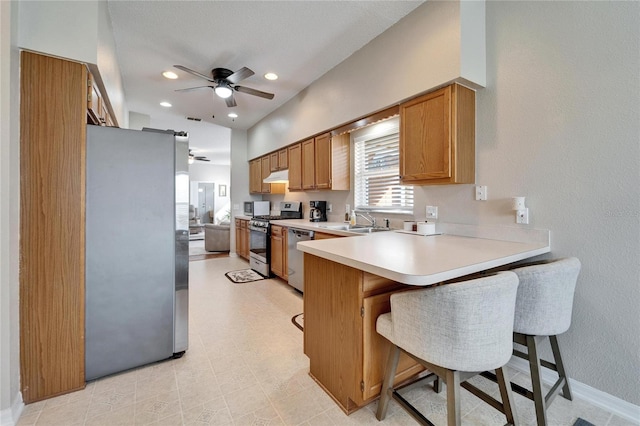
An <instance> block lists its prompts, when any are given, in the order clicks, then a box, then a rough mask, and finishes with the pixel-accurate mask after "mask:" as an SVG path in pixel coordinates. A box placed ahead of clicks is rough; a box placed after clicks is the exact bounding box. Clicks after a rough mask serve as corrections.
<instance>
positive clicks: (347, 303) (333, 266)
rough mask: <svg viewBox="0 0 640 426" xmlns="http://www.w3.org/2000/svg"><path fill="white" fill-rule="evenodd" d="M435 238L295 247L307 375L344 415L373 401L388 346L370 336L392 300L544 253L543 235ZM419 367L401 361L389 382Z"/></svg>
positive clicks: (447, 229) (475, 230)
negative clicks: (300, 263) (300, 262)
mask: <svg viewBox="0 0 640 426" xmlns="http://www.w3.org/2000/svg"><path fill="white" fill-rule="evenodd" d="M437 231H438V232H439V233H440V234H439V235H431V236H422V235H411V234H407V233H402V232H393V231H390V232H379V233H373V234H370V235H366V236H360V237H351V238H337V239H326V240H319V241H308V242H301V243H298V249H299V250H301V251H303V252H304V253H305V255H304V257H305V259H304V280H305V291H304V295H303V297H304V322H305V324H304V353H305V354H306V355H307V356H308V357H309V360H310V363H309V374H310V375H311V377H313V378H314V379H315V380H316V382H318V384H319V385H320V386H321V387H322V388H323V389H324V390H325V391H326V392H327V393H328V394H329V395H330V396H331V397H332V398H333V399H334V401H335V402H336V403H337V404H338V405H339V406H340V407H341V408H342V410H344V411H345V412H346V413H347V414H350V413H352V412H353V411H356V410H357V409H359V408H360V407H363V406H364V405H366V404H367V403H369V402H370V401H372V400H373V399H375V398H376V397H377V396H378V395H379V394H380V388H381V384H382V377H383V368H384V362H385V360H386V357H387V353H388V348H389V346H388V342H387V341H386V340H385V339H384V338H382V337H381V336H380V335H378V334H377V333H376V331H375V324H376V319H377V317H378V316H379V315H380V314H382V313H385V312H389V311H390V309H391V307H390V301H389V299H390V297H391V294H393V293H395V292H398V291H411V290H415V289H419V288H421V287H422V286H428V285H434V284H438V283H442V282H444V281H448V280H454V279H458V278H460V279H461V280H463V279H465V278H463V277H465V276H467V275H470V274H475V273H481V272H483V271H487V270H490V269H494V268H499V267H501V266H504V265H508V264H510V263H513V262H517V261H520V260H524V259H528V258H531V257H534V256H538V255H541V254H544V253H548V252H549V251H550V243H549V231H545V230H523V229H520V228H512V227H476V226H470V225H455V224H438V229H437ZM420 371H422V367H421V366H420V365H419V364H417V363H416V362H415V361H413V360H412V359H410V358H408V357H406V356H405V357H404V358H402V359H401V360H400V364H399V367H398V373H397V376H396V383H399V382H402V381H404V380H406V379H409V378H411V377H412V376H415V375H416V374H418V373H420Z"/></svg>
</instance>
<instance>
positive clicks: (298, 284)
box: [287, 228, 314, 292]
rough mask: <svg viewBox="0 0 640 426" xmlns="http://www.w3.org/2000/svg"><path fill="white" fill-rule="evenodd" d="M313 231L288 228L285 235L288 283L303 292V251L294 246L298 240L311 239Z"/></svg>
mask: <svg viewBox="0 0 640 426" xmlns="http://www.w3.org/2000/svg"><path fill="white" fill-rule="evenodd" d="M313 235H314V232H313V231H307V230H306V229H296V228H289V235H287V237H288V238H287V242H288V243H287V248H288V250H287V251H288V252H287V256H288V259H287V262H288V264H289V271H288V273H289V285H291V286H293V287H294V288H296V289H298V290H300V291H301V292H304V253H302V252H301V251H300V250H298V249H297V248H296V245H297V244H298V243H299V242H300V241H309V240H313Z"/></svg>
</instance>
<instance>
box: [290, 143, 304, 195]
mask: <svg viewBox="0 0 640 426" xmlns="http://www.w3.org/2000/svg"><path fill="white" fill-rule="evenodd" d="M301 190H302V144H299V143H297V144H295V145H293V146H290V147H289V191H301Z"/></svg>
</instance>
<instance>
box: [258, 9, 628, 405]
mask: <svg viewBox="0 0 640 426" xmlns="http://www.w3.org/2000/svg"><path fill="white" fill-rule="evenodd" d="M427 11H428V12H429V13H426V12H427ZM485 12H486V29H487V32H486V59H487V62H486V63H487V74H486V75H487V87H486V88H485V89H480V90H478V92H477V95H476V96H477V135H476V155H477V158H476V166H477V171H476V182H477V183H478V184H481V185H487V186H488V187H489V200H488V201H485V202H478V201H474V200H473V185H459V186H454V185H445V186H434V187H429V186H425V187H418V188H417V190H416V208H415V211H414V212H415V215H416V217H422V218H424V206H425V205H426V204H432V205H437V206H439V213H440V220H441V221H446V222H458V223H469V224H499V225H505V226H516V225H515V217H514V213H513V212H512V211H511V210H510V205H509V203H510V197H513V196H526V197H527V205H528V207H529V209H530V216H531V223H530V225H527V227H529V228H542V229H549V230H551V235H552V237H551V248H552V253H551V254H550V256H549V257H562V256H577V257H578V258H580V260H581V261H582V264H583V269H582V272H581V274H580V278H579V281H578V286H577V289H576V295H575V301H574V311H573V322H572V326H571V328H570V330H569V331H568V332H567V333H566V334H564V335H563V336H561V338H560V343H561V345H562V346H563V350H564V354H565V362H566V364H567V367H568V370H569V373H570V376H571V377H572V378H573V379H575V380H577V381H578V382H581V383H583V384H586V385H588V386H591V387H593V388H595V389H598V390H600V391H603V392H606V393H608V394H610V395H613V396H615V397H618V398H621V399H623V400H625V401H627V402H630V403H632V404H635V405H639V404H640V392H639V390H640V375H638V374H637V373H638V366H639V365H640V337H639V336H640V315H638V313H637V310H638V306H640V262H638V259H640V191H639V190H638V188H639V187H640V173H639V171H640V144H639V141H640V124H639V123H640V120H639V117H640V103H639V102H638V100H639V99H640V80H639V79H638V72H639V70H640V3H638V2H537V1H521V2H493V1H490V2H487V4H486V10H485ZM436 17H437V18H438V19H435V18H436ZM444 19H454V20H455V19H456V13H454V11H453V10H452V6H451V4H450V3H449V2H427V3H426V4H425V5H423V6H421V7H419V8H418V9H416V12H414V13H412V14H411V15H409V16H408V17H407V21H408V22H411V25H413V26H414V27H416V28H419V29H420V31H424V32H427V33H431V31H430V28H431V26H432V25H436V26H439V27H441V28H447V25H448V24H447V22H446V21H443V20H444ZM400 24H401V25H396V26H394V27H392V29H390V30H389V32H388V33H389V34H387V32H386V33H383V34H382V35H381V36H380V37H379V38H378V39H376V40H375V41H376V46H385V45H386V44H387V43H389V44H388V45H387V48H379V49H378V50H377V51H376V52H370V51H369V50H367V54H368V55H373V56H376V57H377V58H378V59H375V58H371V59H367V58H364V57H361V55H364V52H365V50H366V49H368V47H369V46H367V47H365V48H363V50H361V51H360V52H358V54H356V55H354V56H353V57H351V58H348V59H347V60H346V61H345V62H343V63H342V64H340V65H339V66H338V67H336V69H334V70H332V71H330V72H329V73H328V74H327V75H331V79H332V80H331V83H330V84H329V83H327V82H325V81H320V80H319V81H317V82H316V83H313V84H312V87H310V88H308V89H307V90H306V91H305V92H304V93H303V94H301V95H300V96H299V97H298V98H295V99H294V100H293V101H292V102H290V103H289V104H286V105H285V106H284V107H283V108H281V109H280V110H277V111H275V112H274V113H273V114H271V115H270V116H269V117H267V118H266V119H265V120H263V122H260V123H258V125H256V127H255V128H252V129H250V130H249V144H250V152H249V154H250V158H251V157H254V156H257V155H259V154H261V153H263V152H267V151H270V150H273V149H276V148H278V147H280V146H284V145H286V144H288V143H290V142H293V141H295V140H296V139H299V138H303V137H304V135H310V134H313V133H314V132H316V131H317V130H318V129H319V128H327V127H328V126H327V124H328V123H330V122H332V118H330V119H327V117H326V116H325V115H328V116H330V117H335V115H333V114H332V113H331V112H330V110H331V109H332V108H335V109H338V110H340V111H341V113H342V114H346V113H347V112H348V111H349V110H350V109H351V108H352V107H353V109H352V111H353V113H352V117H351V118H356V117H358V116H360V115H362V114H363V113H365V112H372V111H374V110H375V109H377V108H378V107H379V106H380V103H381V99H382V98H383V97H384V94H383V93H382V94H381V92H382V91H383V89H380V90H375V91H362V89H363V88H366V87H370V86H369V85H371V84H373V82H377V83H379V82H380V78H381V76H382V75H384V73H386V72H389V70H395V71H396V72H398V73H399V74H398V76H399V77H398V80H400V81H402V82H403V83H402V84H403V85H405V86H406V87H407V88H408V89H407V90H408V91H411V90H414V91H416V92H417V91H419V90H418V89H417V88H418V87H420V83H421V82H424V81H428V82H429V83H427V84H429V85H435V84H437V82H438V81H439V80H438V79H447V78H448V75H449V73H447V72H442V70H444V69H448V67H447V66H446V64H438V66H434V69H420V72H418V73H416V72H415V69H414V67H413V66H412V64H411V62H410V61H411V59H412V55H413V52H412V50H411V49H406V50H405V49H402V48H401V47H402V45H394V44H392V41H393V40H402V39H404V40H411V36H415V33H414V31H416V30H415V28H414V29H413V30H412V29H411V28H405V27H404V26H403V25H404V24H405V21H404V20H403V21H401V22H400ZM456 25H457V24H456ZM434 31H435V30H434ZM403 34H404V37H403ZM450 39H451V38H446V37H445V38H443V39H442V40H438V41H437V42H435V43H436V44H440V43H441V42H443V41H445V42H446V41H448V40H450ZM424 43H427V44H429V43H432V41H430V40H425V41H424ZM394 46H395V47H396V50H397V51H400V52H403V54H402V58H401V60H400V61H399V63H402V64H403V65H404V66H403V67H398V66H396V63H397V61H396V60H394V61H390V63H392V64H393V65H391V66H390V65H388V64H387V65H384V64H383V63H381V62H382V61H383V59H384V58H387V57H388V56H387V55H388V54H389V51H390V50H393V49H392V48H393V47H394ZM405 55H406V56H405ZM394 59H397V58H395V57H394ZM415 60H416V61H417V62H419V60H420V58H415ZM455 60H456V59H455V58H453V57H449V56H446V55H445V56H443V57H442V61H455ZM363 64H369V65H370V68H368V69H363V68H362V66H363ZM440 65H441V66H440ZM338 68H339V69H340V72H339V73H338V72H334V71H335V70H337V69H338ZM434 75H436V76H435V77H434ZM354 76H358V78H361V79H363V80H365V81H363V82H361V83H359V84H358V86H357V87H358V88H359V90H360V91H359V92H358V93H357V94H355V95H354V94H353V93H352V92H349V91H347V92H346V93H349V95H350V96H349V99H344V98H341V97H340V96H339V94H340V93H345V92H341V91H342V90H348V89H347V86H349V85H351V84H353V78H354ZM323 79H324V77H323V78H321V80H323ZM319 88H323V89H325V90H327V89H330V93H319V92H320V90H318V89H319ZM404 93H406V92H403V96H405V94H404ZM351 97H358V100H357V101H352V99H350V98H351ZM385 99H386V98H385ZM340 102H345V103H346V105H347V106H348V108H347V107H342V106H341V105H340ZM315 104H319V105H317V106H316V107H315V109H314V110H313V111H312V112H313V114H311V113H310V111H311V109H310V107H309V106H310V105H315ZM305 108H306V109H308V110H304V109H305ZM367 108H368V111H366V110H367ZM298 109H300V110H298ZM345 121H346V120H345ZM274 141H278V142H274ZM280 197H281V196H270V197H269V198H271V199H272V200H273V199H278V198H280ZM287 197H299V198H304V199H327V200H333V201H334V202H340V200H342V199H344V200H348V197H349V195H348V194H346V193H345V192H342V191H340V192H337V193H332V192H327V191H319V192H317V193H304V194H300V195H298V194H290V195H287ZM335 208H336V206H335V205H334V209H335ZM338 208H339V207H338ZM342 208H344V207H342Z"/></svg>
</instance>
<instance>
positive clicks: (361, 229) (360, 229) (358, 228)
mask: <svg viewBox="0 0 640 426" xmlns="http://www.w3.org/2000/svg"><path fill="white" fill-rule="evenodd" d="M320 228H326V229H335V230H336V231H349V232H357V233H359V234H370V233H372V232H381V231H390V230H391V229H390V228H382V227H373V226H366V225H346V224H345V225H320Z"/></svg>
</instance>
